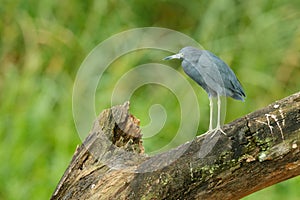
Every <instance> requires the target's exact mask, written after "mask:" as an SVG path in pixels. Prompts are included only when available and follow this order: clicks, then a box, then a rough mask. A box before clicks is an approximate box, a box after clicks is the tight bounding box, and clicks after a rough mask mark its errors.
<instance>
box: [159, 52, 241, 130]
mask: <svg viewBox="0 0 300 200" xmlns="http://www.w3.org/2000/svg"><path fill="white" fill-rule="evenodd" d="M170 59H181V60H182V64H181V65H182V67H183V70H184V72H185V73H186V74H187V75H188V76H190V77H191V78H192V79H193V80H194V81H196V82H197V83H198V84H199V85H200V86H201V87H202V88H203V89H204V90H205V91H206V92H207V93H208V96H209V100H210V123H209V130H212V129H213V128H212V114H213V102H212V98H213V97H217V98H218V121H217V127H216V129H215V130H216V131H218V130H219V131H221V132H223V131H222V129H221V120H220V118H221V99H220V96H226V97H232V98H234V99H237V100H242V101H244V98H245V97H246V95H245V92H244V90H243V87H242V85H241V83H240V82H239V80H238V79H237V77H236V76H235V74H234V72H233V71H232V70H231V69H230V68H229V67H228V65H227V64H226V63H225V62H224V61H222V60H221V59H220V58H218V57H217V56H216V55H214V54H213V53H211V52H209V51H207V50H200V49H197V48H195V47H184V48H182V49H181V50H180V51H179V53H178V54H175V55H172V56H168V57H166V58H164V60H170ZM216 131H215V132H216ZM223 133H224V132H223ZM224 134H225V133H224Z"/></svg>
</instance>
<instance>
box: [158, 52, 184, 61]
mask: <svg viewBox="0 0 300 200" xmlns="http://www.w3.org/2000/svg"><path fill="white" fill-rule="evenodd" d="M181 58H183V55H182V53H178V54H175V55H171V56H168V57H165V58H164V59H163V60H171V59H181Z"/></svg>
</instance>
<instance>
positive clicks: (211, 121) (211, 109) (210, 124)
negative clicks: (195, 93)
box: [209, 97, 214, 131]
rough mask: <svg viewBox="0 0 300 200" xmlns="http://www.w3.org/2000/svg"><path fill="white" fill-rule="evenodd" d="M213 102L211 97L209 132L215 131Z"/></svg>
mask: <svg viewBox="0 0 300 200" xmlns="http://www.w3.org/2000/svg"><path fill="white" fill-rule="evenodd" d="M213 107H214V104H213V100H212V98H211V97H209V131H211V130H213Z"/></svg>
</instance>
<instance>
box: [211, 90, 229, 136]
mask: <svg viewBox="0 0 300 200" xmlns="http://www.w3.org/2000/svg"><path fill="white" fill-rule="evenodd" d="M217 120H218V121H217V127H216V128H215V129H213V131H214V133H213V134H212V135H211V136H210V137H214V135H215V134H216V133H217V132H218V131H220V132H221V133H223V134H224V135H226V133H225V132H224V131H223V130H222V129H221V97H220V95H218V119H217Z"/></svg>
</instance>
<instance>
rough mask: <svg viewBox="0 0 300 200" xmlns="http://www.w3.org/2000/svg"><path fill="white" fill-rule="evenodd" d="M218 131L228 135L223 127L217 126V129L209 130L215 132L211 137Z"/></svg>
mask: <svg viewBox="0 0 300 200" xmlns="http://www.w3.org/2000/svg"><path fill="white" fill-rule="evenodd" d="M218 131H220V132H221V133H223V134H224V135H226V133H225V132H224V131H223V130H222V129H221V127H220V126H217V127H216V128H215V129H212V130H209V132H213V134H212V135H211V136H210V137H211V138H212V137H214V136H215V135H216V134H217V133H218Z"/></svg>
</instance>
